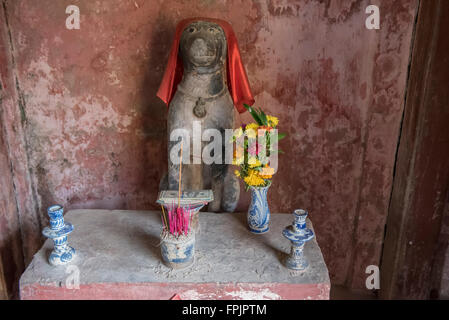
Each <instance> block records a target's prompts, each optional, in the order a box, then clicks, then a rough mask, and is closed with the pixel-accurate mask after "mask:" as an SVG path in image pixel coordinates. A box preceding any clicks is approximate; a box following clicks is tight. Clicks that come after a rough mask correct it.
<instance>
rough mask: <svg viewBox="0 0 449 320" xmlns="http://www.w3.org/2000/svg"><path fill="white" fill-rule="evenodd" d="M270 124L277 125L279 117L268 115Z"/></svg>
mask: <svg viewBox="0 0 449 320" xmlns="http://www.w3.org/2000/svg"><path fill="white" fill-rule="evenodd" d="M267 120H268V124H269V125H270V126H272V127H276V126H277V125H278V123H279V119H278V118H276V117H273V116H267Z"/></svg>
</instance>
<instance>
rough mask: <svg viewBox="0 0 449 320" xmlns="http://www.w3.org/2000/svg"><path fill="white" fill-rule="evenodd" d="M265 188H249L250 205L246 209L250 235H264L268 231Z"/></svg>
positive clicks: (268, 219) (268, 217) (266, 189)
mask: <svg viewBox="0 0 449 320" xmlns="http://www.w3.org/2000/svg"><path fill="white" fill-rule="evenodd" d="M270 185H271V184H269V185H268V186H266V187H250V190H251V203H250V205H249V208H248V216H247V218H248V227H249V230H250V231H251V232H252V233H258V234H261V233H265V232H267V231H268V230H269V222H270V208H269V207H268V201H267V192H268V188H269V187H270Z"/></svg>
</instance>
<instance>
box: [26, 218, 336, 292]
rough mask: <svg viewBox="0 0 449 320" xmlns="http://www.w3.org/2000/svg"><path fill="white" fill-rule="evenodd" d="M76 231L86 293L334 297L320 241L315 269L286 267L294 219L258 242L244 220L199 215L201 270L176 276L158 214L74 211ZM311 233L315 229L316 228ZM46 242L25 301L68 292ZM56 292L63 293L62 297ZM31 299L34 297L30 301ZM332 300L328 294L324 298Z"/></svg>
mask: <svg viewBox="0 0 449 320" xmlns="http://www.w3.org/2000/svg"><path fill="white" fill-rule="evenodd" d="M65 219H66V220H67V221H70V222H71V223H72V224H73V225H74V226H75V230H74V231H73V233H72V234H71V235H70V236H69V243H70V245H71V246H73V247H75V249H76V250H77V257H76V259H75V260H74V261H73V262H72V263H71V264H72V265H75V266H77V267H78V268H79V271H80V274H79V276H80V277H79V279H80V285H81V286H83V285H92V284H93V285H96V284H108V283H124V284H138V283H177V284H178V283H195V284H204V283H206V284H207V283H230V284H236V283H239V284H242V283H243V284H245V283H248V284H278V285H282V284H300V285H305V286H308V288H309V287H310V285H313V286H317V287H320V288H321V290H324V291H325V292H327V295H328V293H329V288H330V280H329V275H328V270H327V267H326V265H325V263H324V260H323V256H322V254H321V251H320V248H319V247H318V244H317V242H316V239H313V240H312V241H310V242H308V243H307V244H306V246H305V255H306V257H307V259H308V260H309V263H310V267H309V268H308V269H306V270H305V271H304V272H296V271H291V270H289V269H287V268H285V267H284V266H283V264H282V263H281V260H282V259H283V258H284V257H285V256H286V254H287V253H288V252H289V249H290V242H289V241H288V240H287V239H285V238H284V237H283V236H282V234H281V230H282V229H283V228H284V227H285V226H287V225H290V224H291V223H292V219H293V217H292V215H291V214H277V215H272V220H271V222H270V231H269V232H268V233H267V234H264V235H254V234H252V233H250V232H249V231H248V230H247V227H246V214H241V213H240V214H210V213H201V214H200V231H199V234H198V236H197V241H196V252H195V263H194V264H193V266H191V267H189V268H186V269H183V270H172V269H169V268H167V267H166V266H165V265H164V264H163V263H162V262H161V254H160V247H159V242H160V231H161V220H160V213H159V212H156V211H120V210H114V211H109V210H73V211H70V212H68V213H67V214H66V216H65ZM308 227H310V228H313V227H312V224H311V222H310V220H309V221H308ZM51 248H52V242H51V241H50V240H47V241H46V242H45V244H44V246H43V247H42V248H41V249H40V250H39V252H38V253H37V254H36V255H35V256H34V258H33V260H32V262H31V264H30V265H29V266H28V268H27V269H26V271H25V273H24V274H23V275H22V277H21V279H20V288H21V293H22V296H24V297H30V295H32V290H31V291H30V290H28V288H30V287H33V286H36V285H39V286H43V287H46V288H47V289H46V290H47V291H48V290H51V288H58V287H59V286H65V281H66V279H67V277H68V274H67V273H66V269H67V268H66V267H64V266H63V267H53V266H51V265H49V264H48V262H47V257H48V254H49V252H50V251H51ZM56 290H57V289H56ZM30 292H31V293H30ZM325 295H326V293H324V296H325Z"/></svg>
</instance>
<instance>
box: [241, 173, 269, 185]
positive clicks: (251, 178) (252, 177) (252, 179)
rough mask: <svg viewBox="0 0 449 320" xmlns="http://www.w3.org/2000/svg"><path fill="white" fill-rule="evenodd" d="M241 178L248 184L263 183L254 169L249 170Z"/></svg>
mask: <svg viewBox="0 0 449 320" xmlns="http://www.w3.org/2000/svg"><path fill="white" fill-rule="evenodd" d="M243 180H245V182H246V184H247V185H249V186H261V185H263V184H265V180H264V179H262V178H261V177H259V174H258V172H257V171H255V170H249V172H248V176H246V177H245V178H244V179H243Z"/></svg>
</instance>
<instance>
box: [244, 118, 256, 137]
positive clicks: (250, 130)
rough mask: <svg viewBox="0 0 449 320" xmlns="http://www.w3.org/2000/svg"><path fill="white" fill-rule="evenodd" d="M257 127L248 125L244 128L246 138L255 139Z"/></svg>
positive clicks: (252, 124)
mask: <svg viewBox="0 0 449 320" xmlns="http://www.w3.org/2000/svg"><path fill="white" fill-rule="evenodd" d="M258 128H259V125H258V124H257V123H254V122H253V123H250V124H248V125H246V127H245V134H246V136H247V137H248V138H251V139H254V138H256V137H257V129H258Z"/></svg>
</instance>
